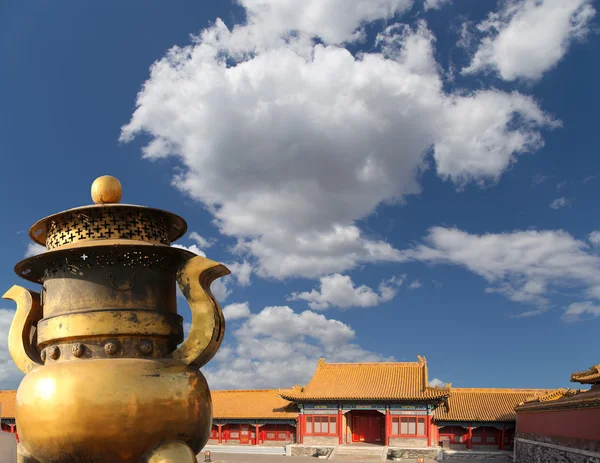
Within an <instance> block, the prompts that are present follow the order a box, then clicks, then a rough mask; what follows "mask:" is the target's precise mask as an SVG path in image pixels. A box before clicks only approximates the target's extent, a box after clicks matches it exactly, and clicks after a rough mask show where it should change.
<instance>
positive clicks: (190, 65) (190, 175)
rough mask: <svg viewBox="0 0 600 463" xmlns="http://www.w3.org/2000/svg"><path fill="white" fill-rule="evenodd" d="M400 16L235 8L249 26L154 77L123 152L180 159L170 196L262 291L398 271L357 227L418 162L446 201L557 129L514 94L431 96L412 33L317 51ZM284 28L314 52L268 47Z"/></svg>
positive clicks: (268, 4) (364, 5)
mask: <svg viewBox="0 0 600 463" xmlns="http://www.w3.org/2000/svg"><path fill="white" fill-rule="evenodd" d="M342 3H343V5H344V6H343V7H340V5H341V4H342ZM411 3H412V2H408V1H400V0H398V1H392V0H388V1H383V0H378V1H372V0H364V1H359V0H353V1H352V4H353V5H354V6H355V8H352V7H349V5H348V4H347V3H346V0H344V1H342V0H339V1H337V0H336V1H334V0H328V1H321V0H314V1H308V2H295V1H292V0H286V1H279V2H275V1H267V0H263V1H250V0H248V1H242V5H243V6H245V7H246V8H247V13H248V15H249V23H248V24H247V25H244V26H236V27H234V28H233V29H232V30H229V29H228V28H227V27H226V26H225V24H224V23H223V22H222V21H221V20H217V21H216V22H215V24H214V25H213V26H211V27H209V28H207V29H205V30H204V31H203V32H202V33H201V34H200V35H199V36H198V37H196V38H195V39H194V42H193V43H192V44H191V45H189V46H187V47H184V48H179V47H174V48H172V49H171V50H170V51H169V52H168V54H167V55H166V56H165V57H164V58H162V59H161V60H159V61H157V62H156V63H154V65H153V66H152V70H151V75H150V78H149V79H148V80H147V81H146V83H145V84H144V87H143V89H142V90H141V92H140V93H139V94H138V98H137V109H136V110H135V112H134V114H133V116H132V118H131V120H130V122H129V123H128V124H126V125H125V126H124V127H123V128H122V133H121V140H123V141H128V140H131V139H132V138H134V137H135V136H137V135H139V134H142V133H144V134H148V135H149V136H150V142H149V143H148V144H147V145H146V146H145V148H144V149H143V153H144V157H145V158H148V159H158V158H165V157H168V156H176V157H177V158H179V159H180V160H181V162H182V164H183V167H184V169H183V170H182V171H181V172H179V173H178V174H177V175H175V178H174V184H175V185H176V186H177V187H178V188H179V189H181V190H182V191H184V192H186V193H187V194H189V195H190V196H191V197H192V198H195V199H196V200H198V201H200V202H202V203H203V204H204V205H205V206H206V208H207V209H208V210H209V211H210V212H211V213H212V214H213V216H214V218H215V223H216V225H217V226H218V227H219V231H220V232H221V233H222V234H224V235H227V236H231V237H234V238H235V239H236V240H237V246H236V248H235V249H236V251H237V252H239V253H241V254H244V253H245V254H247V255H248V256H249V259H251V260H252V262H253V263H255V272H256V274H258V275H260V276H263V277H273V278H277V279H284V278H288V277H297V276H300V277H308V278H314V277H321V276H325V275H329V274H332V273H343V272H346V271H348V270H350V269H353V268H355V267H356V266H358V265H361V264H363V263H374V262H403V261H405V260H406V256H405V255H404V254H403V252H401V251H400V250H398V249H395V248H394V247H393V246H392V245H390V244H389V243H388V242H386V241H385V240H382V239H381V238H379V237H375V236H368V235H367V234H365V233H364V232H363V231H362V230H361V229H359V228H358V226H357V225H356V223H357V221H359V220H360V219H362V218H364V217H366V216H368V215H370V214H371V213H372V212H373V210H374V209H375V208H376V207H377V206H378V205H379V204H381V203H384V202H386V203H391V202H398V201H402V200H403V199H404V198H405V197H406V196H407V195H411V194H418V193H419V192H420V191H421V187H420V184H419V175H420V173H421V172H423V170H424V169H426V168H428V165H429V164H430V162H429V161H430V159H431V158H430V157H429V154H430V153H433V161H434V166H435V168H436V170H437V173H438V175H439V176H440V177H441V178H443V179H446V180H448V181H452V182H454V183H456V184H457V185H458V186H460V187H462V186H464V185H465V184H466V183H468V182H477V183H484V182H487V181H492V182H494V181H497V180H498V179H499V178H500V176H501V175H502V173H503V172H504V171H506V169H508V168H509V167H510V166H511V165H512V164H513V163H514V162H516V161H517V159H518V157H519V155H521V154H523V153H527V152H532V151H535V150H537V149H539V148H540V147H541V146H542V145H543V140H542V136H541V132H540V130H541V129H543V128H545V127H547V128H551V127H556V126H557V122H556V121H554V120H553V119H552V118H551V117H549V116H548V115H546V114H545V113H544V112H543V111H542V110H541V109H540V107H539V106H538V105H537V103H536V102H535V101H534V100H533V99H532V98H530V97H528V96H525V95H523V94H520V93H516V92H515V93H504V92H500V91H497V90H485V89H484V90H478V91H474V92H460V93H448V92H447V91H445V90H444V88H443V75H442V73H441V71H440V69H439V66H438V64H437V63H436V62H435V58H434V46H435V38H434V37H433V34H432V33H431V31H429V30H428V28H427V25H426V24H425V23H424V22H420V23H419V24H417V25H416V26H415V27H414V28H412V29H411V28H408V27H404V26H394V25H393V26H390V27H388V28H386V29H385V30H384V31H383V32H382V33H381V34H379V36H378V38H377V46H376V49H377V50H379V51H377V52H371V53H361V54H357V55H353V54H352V53H351V52H350V51H349V50H348V49H345V48H343V47H340V46H333V45H330V43H331V44H333V43H338V44H339V43H340V42H342V41H344V40H349V39H350V38H351V37H352V36H353V34H354V33H355V32H356V28H357V27H359V26H360V24H363V23H364V22H369V21H372V20H373V19H374V18H387V17H390V15H393V14H399V13H401V12H402V11H404V10H405V9H406V8H407V7H408V6H410V4H411ZM340 12H343V14H340ZM260 25H264V26H265V27H264V29H260V27H259V26H260ZM259 29H260V32H258V31H259ZM283 29H285V30H287V32H290V31H292V30H300V31H304V32H305V35H307V36H308V37H313V36H318V37H321V39H322V40H323V41H324V43H317V42H314V41H312V40H306V37H304V38H302V34H300V35H297V34H296V35H293V36H292V35H289V34H288V36H286V38H285V40H281V36H282V35H281V34H282V32H281V31H282V30H283ZM266 35H269V37H271V39H272V40H270V41H269V40H266V39H265V37H266Z"/></svg>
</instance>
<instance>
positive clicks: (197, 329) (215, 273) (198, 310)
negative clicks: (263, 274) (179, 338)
mask: <svg viewBox="0 0 600 463" xmlns="http://www.w3.org/2000/svg"><path fill="white" fill-rule="evenodd" d="M229 273H231V272H230V271H229V269H228V268H227V267H225V266H224V265H222V264H219V263H217V262H213V261H212V260H210V259H207V258H206V257H201V256H196V257H192V258H191V259H190V260H188V261H187V262H186V263H185V264H184V266H183V267H182V268H181V269H180V270H179V271H178V272H177V283H179V288H180V289H181V292H182V293H183V295H184V296H185V298H186V299H187V301H188V304H189V305H190V309H191V311H192V327H191V329H190V334H189V335H188V337H187V338H186V340H185V341H183V343H182V344H181V345H180V346H179V348H178V349H177V350H175V351H174V352H173V353H172V354H171V355H172V356H173V357H174V358H176V359H179V360H181V361H182V362H183V363H185V364H186V365H194V366H197V367H201V366H203V365H205V364H206V363H207V362H208V361H209V360H210V359H211V358H213V356H214V355H215V354H216V353H217V350H219V347H220V345H221V342H223V335H224V333H225V318H224V317H223V312H222V311H221V307H220V306H219V303H218V302H217V300H216V299H215V297H214V296H213V294H212V292H211V291H210V285H211V283H212V282H213V281H215V280H216V279H217V278H220V277H223V276H225V275H229Z"/></svg>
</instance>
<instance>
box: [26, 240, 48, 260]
mask: <svg viewBox="0 0 600 463" xmlns="http://www.w3.org/2000/svg"><path fill="white" fill-rule="evenodd" d="M43 252H46V247H45V246H40V245H39V244H37V243H28V244H27V250H26V251H25V257H33V256H37V255H39V254H41V253H43Z"/></svg>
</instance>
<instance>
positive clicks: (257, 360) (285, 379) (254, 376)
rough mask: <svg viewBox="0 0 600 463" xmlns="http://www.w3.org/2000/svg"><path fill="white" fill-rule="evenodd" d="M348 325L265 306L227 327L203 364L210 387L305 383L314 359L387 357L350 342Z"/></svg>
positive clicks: (366, 359) (353, 333)
mask: <svg viewBox="0 0 600 463" xmlns="http://www.w3.org/2000/svg"><path fill="white" fill-rule="evenodd" d="M355 336H356V335H355V332H354V330H353V329H352V328H351V327H350V326H348V325H346V324H344V323H342V322H340V321H338V320H332V319H327V318H326V317H325V316H323V315H322V314H317V313H315V312H311V311H309V310H307V311H304V312H301V313H296V312H294V311H293V310H292V309H291V308H290V307H287V306H280V307H265V308H264V309H263V310H262V311H261V312H260V313H258V314H256V315H251V316H250V318H248V319H247V320H245V321H244V322H243V324H242V325H241V327H240V328H239V329H237V330H236V331H234V332H233V334H232V340H231V341H228V342H227V343H225V344H224V345H223V347H221V349H220V350H219V352H218V353H217V355H216V356H215V358H214V360H213V361H212V362H211V363H210V364H209V365H208V367H206V368H204V369H203V372H204V374H205V375H206V377H207V380H208V382H209V385H210V387H211V388H212V389H247V388H278V387H291V386H293V385H294V384H306V383H307V382H308V381H309V380H310V378H311V376H312V374H313V373H314V371H315V368H316V366H317V362H318V359H319V358H320V357H325V358H326V359H327V361H328V362H356V361H361V362H377V361H393V360H394V359H393V358H385V357H382V356H381V355H379V354H376V353H374V352H370V351H367V350H364V349H363V348H361V347H360V346H359V345H357V344H356V343H355Z"/></svg>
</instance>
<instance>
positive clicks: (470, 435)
mask: <svg viewBox="0 0 600 463" xmlns="http://www.w3.org/2000/svg"><path fill="white" fill-rule="evenodd" d="M472 436H473V427H472V426H469V432H468V434H467V449H469V450H471V449H472V448H473V445H472V444H471V437H472Z"/></svg>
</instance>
